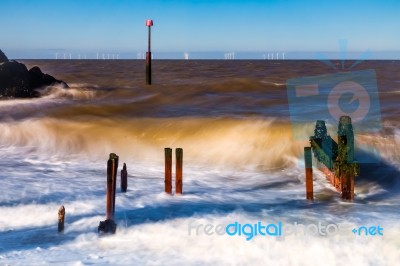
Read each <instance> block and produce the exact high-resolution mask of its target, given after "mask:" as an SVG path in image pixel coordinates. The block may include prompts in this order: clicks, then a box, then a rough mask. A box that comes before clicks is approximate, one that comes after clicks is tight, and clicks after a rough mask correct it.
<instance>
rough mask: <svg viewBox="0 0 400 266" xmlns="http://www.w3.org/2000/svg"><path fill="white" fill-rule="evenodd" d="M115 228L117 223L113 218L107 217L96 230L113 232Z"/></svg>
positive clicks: (105, 232) (103, 232) (107, 232)
mask: <svg viewBox="0 0 400 266" xmlns="http://www.w3.org/2000/svg"><path fill="white" fill-rule="evenodd" d="M116 230H117V225H116V224H115V223H114V221H113V220H110V219H107V220H105V221H101V222H100V224H99V227H98V228H97V231H98V232H99V233H101V234H115V231H116Z"/></svg>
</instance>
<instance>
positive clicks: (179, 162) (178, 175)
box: [175, 148, 183, 194]
mask: <svg viewBox="0 0 400 266" xmlns="http://www.w3.org/2000/svg"><path fill="white" fill-rule="evenodd" d="M175 154H176V172H175V174H176V178H175V193H176V194H182V186H183V184H182V176H183V173H182V168H183V162H182V159H183V149H181V148H177V149H176V150H175Z"/></svg>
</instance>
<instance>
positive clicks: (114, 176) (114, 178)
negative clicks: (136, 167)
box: [110, 153, 119, 216]
mask: <svg viewBox="0 0 400 266" xmlns="http://www.w3.org/2000/svg"><path fill="white" fill-rule="evenodd" d="M110 159H112V161H113V163H112V185H113V208H112V211H113V216H114V214H115V193H116V189H117V173H118V161H119V157H118V155H116V154H115V153H111V154H110Z"/></svg>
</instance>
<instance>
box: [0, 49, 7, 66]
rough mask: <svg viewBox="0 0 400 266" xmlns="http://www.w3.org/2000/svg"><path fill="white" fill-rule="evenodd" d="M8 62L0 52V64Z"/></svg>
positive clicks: (0, 51)
mask: <svg viewBox="0 0 400 266" xmlns="http://www.w3.org/2000/svg"><path fill="white" fill-rule="evenodd" d="M4 62H8V58H7V56H6V55H5V54H4V53H3V51H2V50H0V63H4Z"/></svg>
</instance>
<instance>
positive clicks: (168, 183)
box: [164, 148, 172, 194]
mask: <svg viewBox="0 0 400 266" xmlns="http://www.w3.org/2000/svg"><path fill="white" fill-rule="evenodd" d="M164 151H165V192H166V193H168V194H172V149H171V148H165V149H164Z"/></svg>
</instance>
